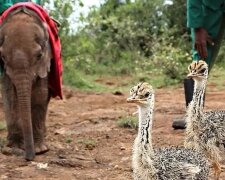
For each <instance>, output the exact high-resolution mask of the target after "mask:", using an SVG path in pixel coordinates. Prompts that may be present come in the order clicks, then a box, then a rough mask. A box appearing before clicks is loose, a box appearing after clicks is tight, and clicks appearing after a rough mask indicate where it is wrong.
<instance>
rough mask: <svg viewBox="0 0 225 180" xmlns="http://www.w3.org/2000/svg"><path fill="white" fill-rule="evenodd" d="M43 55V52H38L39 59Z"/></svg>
mask: <svg viewBox="0 0 225 180" xmlns="http://www.w3.org/2000/svg"><path fill="white" fill-rule="evenodd" d="M42 56H43V53H42V52H40V53H38V55H37V60H40V59H41V58H42Z"/></svg>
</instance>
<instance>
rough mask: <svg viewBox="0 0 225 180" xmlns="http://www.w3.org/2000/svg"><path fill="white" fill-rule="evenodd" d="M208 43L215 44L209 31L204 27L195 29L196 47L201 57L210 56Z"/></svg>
mask: <svg viewBox="0 0 225 180" xmlns="http://www.w3.org/2000/svg"><path fill="white" fill-rule="evenodd" d="M207 43H209V44H210V45H212V46H213V45H214V42H213V41H212V38H211V37H210V36H209V34H208V32H207V31H206V30H205V29H204V28H196V29H195V49H196V50H197V51H198V54H199V56H200V58H201V59H206V58H207V56H208V53H207V46H206V45H207Z"/></svg>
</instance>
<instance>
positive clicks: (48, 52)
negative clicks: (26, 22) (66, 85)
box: [35, 24, 53, 78]
mask: <svg viewBox="0 0 225 180" xmlns="http://www.w3.org/2000/svg"><path fill="white" fill-rule="evenodd" d="M43 27H44V32H45V38H44V40H43V39H42V40H40V39H37V40H36V41H37V42H38V44H40V46H41V49H42V52H41V53H40V54H38V55H37V61H38V62H37V63H36V68H35V69H36V73H35V74H37V75H38V76H39V77H41V78H44V77H47V75H48V72H49V71H50V66H51V59H52V58H53V54H52V49H51V45H50V42H49V35H48V31H47V25H46V24H43Z"/></svg>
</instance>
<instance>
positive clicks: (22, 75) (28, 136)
mask: <svg viewBox="0 0 225 180" xmlns="http://www.w3.org/2000/svg"><path fill="white" fill-rule="evenodd" d="M0 58H1V59H0V62H1V68H2V70H3V75H2V97H3V103H4V111H5V118H6V122H7V129H8V136H7V141H8V142H7V146H9V147H11V148H15V149H17V148H20V149H23V150H24V151H25V159H26V160H33V159H34V157H35V154H41V153H44V152H46V151H48V147H47V145H46V144H45V143H44V136H45V131H46V128H45V120H46V113H47V107H48V103H49V100H50V97H51V94H50V90H49V85H48V84H49V83H48V80H49V71H50V65H51V59H52V52H51V45H50V43H49V34H48V30H47V26H46V25H45V24H44V23H43V22H42V21H41V19H40V18H39V17H38V16H37V15H35V14H34V12H33V11H31V10H29V9H26V10H24V7H23V8H21V11H19V10H18V9H17V10H16V12H13V13H11V14H10V15H8V16H7V17H6V19H4V21H3V22H2V25H1V27H0Z"/></svg>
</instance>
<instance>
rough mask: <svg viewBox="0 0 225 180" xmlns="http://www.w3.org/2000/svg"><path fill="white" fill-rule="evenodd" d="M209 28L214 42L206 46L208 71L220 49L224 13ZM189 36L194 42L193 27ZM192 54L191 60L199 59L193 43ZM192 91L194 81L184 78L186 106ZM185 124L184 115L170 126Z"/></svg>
mask: <svg viewBox="0 0 225 180" xmlns="http://www.w3.org/2000/svg"><path fill="white" fill-rule="evenodd" d="M215 19H216V18H215ZM216 23H217V24H219V26H218V25H217V26H213V25H215V24H216ZM212 27H213V28H212ZM209 28H211V29H210V30H209V29H207V31H208V32H209V34H210V35H211V36H212V38H213V41H214V43H215V44H214V46H212V45H208V46H207V51H208V57H207V59H206V60H205V61H206V62H207V64H208V65H209V71H210V70H211V69H212V67H213V64H214V62H215V60H216V57H217V55H218V52H219V49H220V45H221V42H222V40H223V36H224V30H225V14H223V15H222V17H221V18H217V21H216V20H215V22H214V23H213V24H209ZM215 34H217V35H215ZM191 37H192V42H194V39H195V37H194V33H193V29H192V33H191ZM192 56H193V60H199V56H198V52H197V51H196V50H195V49H194V45H193V50H192ZM193 91H194V83H192V82H191V80H184V92H185V101H186V107H187V106H188V104H189V103H190V102H191V100H192V96H193ZM204 99H205V98H204ZM185 126H186V122H185V119H184V116H183V117H181V118H176V119H174V121H173V123H172V127H173V128H174V129H185Z"/></svg>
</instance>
